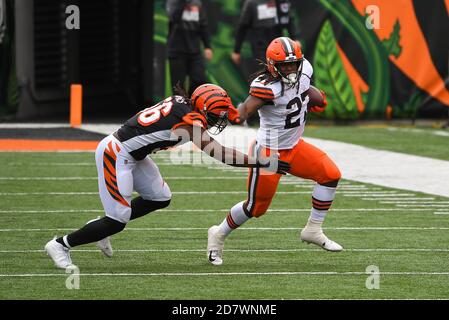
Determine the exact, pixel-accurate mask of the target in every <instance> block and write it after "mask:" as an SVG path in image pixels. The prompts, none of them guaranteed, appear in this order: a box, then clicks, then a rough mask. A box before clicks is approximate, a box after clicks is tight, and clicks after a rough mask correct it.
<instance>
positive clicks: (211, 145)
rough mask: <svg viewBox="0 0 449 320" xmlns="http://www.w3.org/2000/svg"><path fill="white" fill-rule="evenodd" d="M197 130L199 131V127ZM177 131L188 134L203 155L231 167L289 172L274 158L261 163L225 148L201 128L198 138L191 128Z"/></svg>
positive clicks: (184, 127) (287, 167)
mask: <svg viewBox="0 0 449 320" xmlns="http://www.w3.org/2000/svg"><path fill="white" fill-rule="evenodd" d="M197 128H198V129H200V128H199V127H197ZM179 129H182V130H185V131H184V132H188V134H189V135H190V141H192V142H193V144H195V145H196V146H197V147H198V148H200V149H201V150H202V151H203V152H204V153H206V154H207V155H209V156H210V157H212V158H215V159H217V160H219V161H221V162H223V163H224V164H227V165H230V166H232V167H246V168H259V167H263V168H267V170H270V169H271V168H272V169H273V171H275V172H277V173H280V174H285V173H286V172H287V171H288V170H290V164H288V163H287V162H284V161H282V160H279V159H278V158H276V157H269V158H266V159H261V160H262V161H263V162H262V161H260V160H259V159H257V158H254V157H250V156H248V155H246V154H244V153H241V152H239V151H237V150H235V149H234V148H227V147H225V146H223V145H221V144H220V143H219V142H217V141H216V140H214V139H213V138H212V137H211V136H210V135H209V134H208V133H207V131H206V130H204V129H203V128H201V129H200V130H201V131H198V133H197V135H200V137H196V136H195V135H194V127H193V126H180V127H179V128H177V129H176V130H179ZM270 171H271V170H270Z"/></svg>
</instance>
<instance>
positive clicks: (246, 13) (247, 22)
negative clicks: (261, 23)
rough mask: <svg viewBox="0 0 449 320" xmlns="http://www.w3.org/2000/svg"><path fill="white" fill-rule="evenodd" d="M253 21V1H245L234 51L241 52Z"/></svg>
mask: <svg viewBox="0 0 449 320" xmlns="http://www.w3.org/2000/svg"><path fill="white" fill-rule="evenodd" d="M252 22H253V10H252V5H251V1H245V3H244V4H243V9H242V14H241V16H240V19H239V24H238V26H237V31H236V33H235V45H234V52H237V53H240V50H241V49H242V44H243V41H245V36H246V33H247V32H248V29H249V28H250V27H251V25H252Z"/></svg>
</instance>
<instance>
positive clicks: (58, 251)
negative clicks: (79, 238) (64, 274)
mask: <svg viewBox="0 0 449 320" xmlns="http://www.w3.org/2000/svg"><path fill="white" fill-rule="evenodd" d="M45 251H47V254H48V255H49V256H50V257H51V258H52V259H53V261H54V263H55V265H56V266H57V267H58V268H61V269H66V268H70V267H75V265H74V264H73V263H72V259H71V258H70V250H69V249H67V248H66V247H64V246H63V245H62V244H60V243H58V242H57V241H56V238H54V239H53V240H50V241H48V242H47V244H46V245H45Z"/></svg>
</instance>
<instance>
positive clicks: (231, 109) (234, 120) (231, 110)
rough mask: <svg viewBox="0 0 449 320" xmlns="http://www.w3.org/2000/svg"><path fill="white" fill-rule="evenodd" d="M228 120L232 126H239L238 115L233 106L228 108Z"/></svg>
mask: <svg viewBox="0 0 449 320" xmlns="http://www.w3.org/2000/svg"><path fill="white" fill-rule="evenodd" d="M228 119H229V122H230V123H232V124H240V123H241V120H240V113H239V111H238V110H237V108H236V107H234V106H230V107H229V111H228Z"/></svg>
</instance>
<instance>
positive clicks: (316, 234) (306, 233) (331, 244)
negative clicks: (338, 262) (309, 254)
mask: <svg viewBox="0 0 449 320" xmlns="http://www.w3.org/2000/svg"><path fill="white" fill-rule="evenodd" d="M300 239H301V241H303V242H306V243H308V244H310V243H313V244H316V245H317V246H320V247H321V248H323V249H325V250H328V251H333V252H339V251H341V250H343V247H342V246H341V245H339V244H338V243H336V242H335V241H332V240H330V239H329V238H328V237H326V235H325V234H324V233H323V231H322V230H321V228H320V229H318V230H316V229H312V228H308V227H305V228H304V229H302V231H301V236H300Z"/></svg>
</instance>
